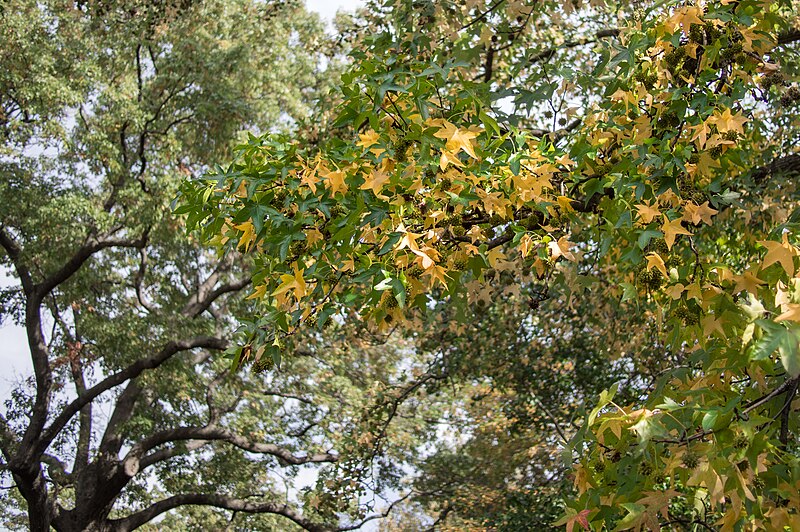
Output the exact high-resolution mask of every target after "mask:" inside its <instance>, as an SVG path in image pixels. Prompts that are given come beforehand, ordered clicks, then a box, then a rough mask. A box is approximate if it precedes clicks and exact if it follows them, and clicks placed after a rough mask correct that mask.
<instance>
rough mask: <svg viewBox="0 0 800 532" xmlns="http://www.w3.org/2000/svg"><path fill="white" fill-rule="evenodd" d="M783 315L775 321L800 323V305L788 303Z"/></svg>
mask: <svg viewBox="0 0 800 532" xmlns="http://www.w3.org/2000/svg"><path fill="white" fill-rule="evenodd" d="M781 310H784V312H783V314H781V315H780V316H778V317H777V318H775V321H786V320H789V321H794V322H797V323H800V304H798V303H787V304H786V305H784V308H783V309H781Z"/></svg>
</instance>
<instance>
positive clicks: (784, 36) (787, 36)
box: [778, 28, 800, 46]
mask: <svg viewBox="0 0 800 532" xmlns="http://www.w3.org/2000/svg"><path fill="white" fill-rule="evenodd" d="M797 41H800V28H791V29H789V30H786V31H784V32H781V33H780V34H778V45H781V46H782V45H784V44H791V43H793V42H797Z"/></svg>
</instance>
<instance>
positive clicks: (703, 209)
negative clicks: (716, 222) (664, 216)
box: [681, 201, 719, 225]
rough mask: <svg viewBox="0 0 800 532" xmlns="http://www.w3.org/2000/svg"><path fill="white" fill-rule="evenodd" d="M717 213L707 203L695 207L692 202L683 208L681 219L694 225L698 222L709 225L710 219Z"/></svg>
mask: <svg viewBox="0 0 800 532" xmlns="http://www.w3.org/2000/svg"><path fill="white" fill-rule="evenodd" d="M718 212H719V211H718V210H716V209H713V208H711V206H710V205H709V204H708V202H707V201H706V202H705V203H703V204H702V205H697V204H695V203H694V202H692V201H689V202H687V203H686V205H685V206H684V208H683V218H681V219H682V220H685V221H687V222H691V223H692V224H694V225H697V224H699V223H700V222H703V223H705V224H708V225H711V217H712V216H714V215H715V214H717V213H718Z"/></svg>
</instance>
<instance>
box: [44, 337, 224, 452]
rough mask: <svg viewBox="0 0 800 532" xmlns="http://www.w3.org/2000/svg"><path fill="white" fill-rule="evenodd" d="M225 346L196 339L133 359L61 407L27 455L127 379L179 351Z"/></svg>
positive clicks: (213, 340)
mask: <svg viewBox="0 0 800 532" xmlns="http://www.w3.org/2000/svg"><path fill="white" fill-rule="evenodd" d="M227 346H228V342H227V341H225V340H223V339H221V338H215V337H197V338H191V339H189V340H180V341H177V342H169V343H168V344H167V345H166V346H164V348H163V349H161V351H159V352H158V353H156V354H155V355H152V356H149V357H147V358H142V359H140V360H137V361H136V362H134V363H133V364H131V365H130V366H128V367H127V368H125V369H123V370H122V371H119V372H117V373H114V374H113V375H109V376H108V377H106V378H105V379H103V380H102V381H100V382H99V383H97V384H95V385H94V386H92V387H91V388H89V389H88V390H86V393H85V394H84V395H82V396H81V397H78V398H77V399H75V400H74V401H72V402H71V403H70V404H69V405H67V407H66V408H64V410H62V411H61V413H60V414H59V415H58V417H57V418H56V419H55V420H53V423H52V424H51V425H50V426H49V427H48V428H47V430H45V431H44V433H43V434H42V437H41V438H40V439H39V441H38V442H37V444H36V445H35V446H34V447H33V448H32V449H31V451H30V452H29V456H30V458H31V459H35V458H36V457H37V456H41V454H42V453H43V452H44V451H45V449H47V447H48V446H49V445H50V443H51V442H52V441H53V439H54V438H55V437H56V436H57V435H58V434H59V433H60V432H61V431H62V430H63V429H64V427H65V426H66V424H67V423H68V422H69V420H70V419H72V416H74V415H75V414H76V413H77V412H78V411H79V410H80V409H81V408H83V407H84V406H85V405H86V404H88V403H89V402H91V401H93V400H94V399H95V398H96V397H97V396H98V395H100V394H101V393H103V392H106V391H108V390H110V389H111V388H114V387H116V386H119V385H120V384H122V383H123V382H125V381H127V380H130V379H135V378H136V377H138V376H139V375H141V374H142V372H144V371H145V370H148V369H154V368H157V367H158V366H160V365H161V364H163V363H164V362H166V361H167V360H169V359H170V358H171V357H172V356H174V355H175V354H177V353H180V352H181V351H188V350H189V349H196V348H205V349H218V350H222V349H225V348H226V347H227Z"/></svg>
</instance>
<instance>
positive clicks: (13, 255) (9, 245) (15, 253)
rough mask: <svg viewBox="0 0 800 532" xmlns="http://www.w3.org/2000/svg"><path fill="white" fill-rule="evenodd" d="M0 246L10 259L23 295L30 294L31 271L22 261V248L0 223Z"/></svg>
mask: <svg viewBox="0 0 800 532" xmlns="http://www.w3.org/2000/svg"><path fill="white" fill-rule="evenodd" d="M0 246H3V249H4V250H5V251H6V254H7V255H8V258H9V259H11V263H12V264H13V265H14V269H15V270H16V272H17V276H18V277H19V281H20V283H22V290H23V291H24V292H25V295H30V294H31V293H33V290H34V284H33V280H32V278H31V272H30V270H28V268H27V267H26V266H25V265H24V264H23V263H22V248H21V247H20V245H19V244H17V242H16V241H15V240H14V239H13V238H12V237H11V235H10V234H9V233H8V232H7V231H6V228H5V226H4V225H0Z"/></svg>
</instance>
